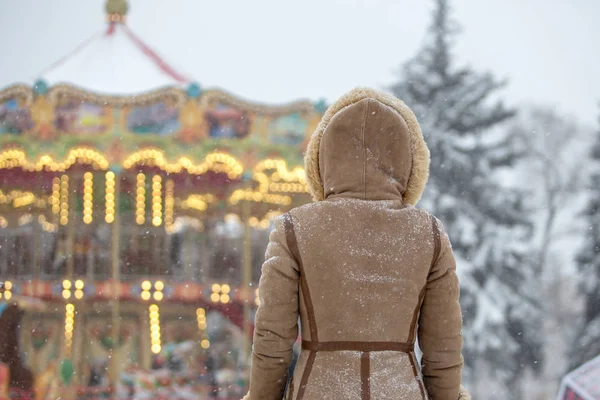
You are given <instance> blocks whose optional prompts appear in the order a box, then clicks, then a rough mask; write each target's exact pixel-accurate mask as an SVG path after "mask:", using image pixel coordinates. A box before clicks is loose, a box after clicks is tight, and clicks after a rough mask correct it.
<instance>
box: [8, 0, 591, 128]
mask: <svg viewBox="0 0 600 400" xmlns="http://www.w3.org/2000/svg"><path fill="white" fill-rule="evenodd" d="M103 4H104V0H0V88H2V87H5V86H8V85H10V84H13V83H16V82H24V83H28V84H31V83H32V82H33V80H34V79H35V77H36V76H37V75H38V74H39V73H40V72H41V71H42V70H44V69H45V68H46V67H48V66H49V65H50V64H52V63H53V62H54V61H56V60H57V59H59V58H60V57H62V56H63V55H65V54H67V53H69V52H70V51H72V50H73V49H74V48H75V47H76V46H77V45H78V44H79V43H81V42H82V41H83V40H85V39H86V38H88V37H89V36H91V35H92V34H94V33H95V32H97V31H99V30H102V29H104V26H105V20H104V12H103ZM432 4H433V3H432V2H431V1H426V0H302V1H283V0H130V6H131V10H130V16H129V20H128V25H129V26H130V27H131V29H132V30H134V31H135V32H136V33H137V34H138V35H139V36H141V37H142V39H144V40H145V41H146V42H147V43H148V44H150V45H151V46H152V47H153V48H154V49H156V50H158V51H159V53H161V54H162V55H163V56H164V57H165V58H166V59H167V60H168V61H170V62H171V64H173V65H174V66H176V67H180V69H181V70H182V71H183V72H185V73H187V74H188V75H189V76H191V77H193V78H194V79H196V80H197V81H198V82H200V84H201V85H202V86H204V87H214V86H218V87H222V88H224V89H226V90H228V91H230V92H233V93H235V94H237V95H239V96H241V97H245V98H248V99H251V100H254V101H260V102H269V103H281V102H287V101H291V100H295V99H297V98H301V97H307V98H310V99H312V100H316V99H319V98H325V99H327V100H333V99H335V98H336V97H337V96H339V95H340V94H342V93H343V92H345V91H347V90H348V89H350V88H352V87H353V86H356V85H366V86H373V87H379V88H381V87H384V86H385V85H387V84H388V83H390V82H391V81H392V79H393V72H394V70H395V69H396V68H397V67H398V66H399V65H400V64H401V63H402V62H403V61H405V60H406V59H408V58H409V57H411V56H412V55H413V54H414V53H415V51H416V50H417V48H418V47H419V45H420V43H421V41H422V38H423V36H424V33H425V29H426V28H427V26H428V24H429V22H430V21H429V20H430V19H429V12H430V11H431V8H432ZM452 5H453V7H454V16H455V17H456V19H457V20H458V21H459V22H460V23H461V24H462V27H463V33H462V35H461V36H460V37H459V40H458V43H457V53H458V58H459V61H460V62H461V63H467V62H468V63H471V64H472V65H473V66H474V67H476V68H477V69H479V70H492V71H493V72H494V73H496V75H497V76H498V77H503V78H508V79H509V86H508V88H507V89H506V90H505V92H504V94H505V96H504V97H505V98H506V99H507V101H508V102H509V103H510V104H513V105H522V104H528V103H541V104H546V105H550V106H556V107H558V109H559V110H561V111H562V112H565V113H567V114H569V115H572V116H575V117H577V118H578V119H579V120H581V121H582V122H585V123H586V124H590V125H591V124H595V123H596V120H597V118H598V115H599V113H600V109H599V108H598V106H597V105H598V102H599V101H600V51H599V49H600V44H599V43H600V24H598V22H597V21H598V16H600V0H568V1H567V0H552V1H547V0H503V1H492V0H454V1H453V2H452ZM123 62H127V60H123Z"/></svg>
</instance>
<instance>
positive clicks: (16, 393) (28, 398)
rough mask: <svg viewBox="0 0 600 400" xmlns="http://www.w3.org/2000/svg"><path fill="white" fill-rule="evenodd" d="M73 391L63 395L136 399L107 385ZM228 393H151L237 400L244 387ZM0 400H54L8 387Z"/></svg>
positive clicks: (164, 398)
mask: <svg viewBox="0 0 600 400" xmlns="http://www.w3.org/2000/svg"><path fill="white" fill-rule="evenodd" d="M69 391H70V392H71V393H74V394H75V395H74V397H68V396H65V397H63V396H62V395H61V397H60V398H70V399H71V400H133V399H136V398H137V397H135V394H134V393H131V394H129V395H116V394H114V393H113V391H112V390H111V388H108V387H77V388H74V390H73V389H71V390H69ZM232 392H233V393H230V394H229V395H226V396H222V395H221V393H220V391H219V388H217V387H215V388H213V389H212V390H211V389H210V388H207V390H205V391H204V393H202V394H199V395H198V394H194V397H189V396H187V395H177V394H175V395H174V394H173V393H169V394H152V397H151V398H152V400H192V399H193V400H210V399H219V400H234V399H235V400H239V399H240V398H241V397H242V396H243V395H244V393H245V388H242V387H236V388H235V389H234V390H233V391H232ZM0 400H55V399H50V398H44V399H42V398H37V397H36V396H35V393H34V392H33V391H27V390H22V389H19V388H9V390H8V396H7V397H3V396H1V395H0Z"/></svg>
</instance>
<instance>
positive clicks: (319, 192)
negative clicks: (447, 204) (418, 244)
mask: <svg viewBox="0 0 600 400" xmlns="http://www.w3.org/2000/svg"><path fill="white" fill-rule="evenodd" d="M304 163H305V168H306V174H307V180H308V186H309V189H310V192H311V194H312V196H313V198H314V200H317V201H319V200H323V199H325V198H330V197H337V196H339V197H355V198H362V199H368V200H394V199H398V198H399V197H401V198H402V200H403V202H404V203H405V204H410V205H414V204H416V203H417V201H418V200H419V198H420V197H421V195H422V193H423V190H424V189H425V184H426V183H427V179H428V177H429V149H428V148H427V145H426V143H425V140H424V139H423V135H422V133H421V129H420V127H419V123H418V122H417V118H416V117H415V115H414V114H413V112H412V111H411V110H410V108H408V106H407V105H406V104H404V102H402V101H401V100H399V99H397V98H395V97H393V96H390V95H388V94H385V93H382V92H378V91H375V90H372V89H366V88H358V89H354V90H352V91H350V92H348V93H347V94H345V95H344V96H342V97H341V98H340V99H339V100H338V101H336V102H335V103H334V104H333V105H332V106H331V107H329V109H328V110H327V112H326V113H325V115H324V116H323V119H322V120H321V122H320V123H319V125H318V127H317V130H316V131H315V132H314V133H313V135H312V136H311V139H310V142H309V144H308V149H307V152H306V156H305V160H304Z"/></svg>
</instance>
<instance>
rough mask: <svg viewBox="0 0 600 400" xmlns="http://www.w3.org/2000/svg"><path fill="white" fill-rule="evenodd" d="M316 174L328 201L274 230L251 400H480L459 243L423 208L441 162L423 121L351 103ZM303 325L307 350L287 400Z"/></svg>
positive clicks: (314, 152)
mask: <svg viewBox="0 0 600 400" xmlns="http://www.w3.org/2000/svg"><path fill="white" fill-rule="evenodd" d="M305 165H306V172H307V179H308V183H309V188H310V190H311V192H312V195H313V197H314V199H315V200H316V201H315V202H314V203H311V204H308V205H305V206H302V207H299V208H297V209H294V210H292V211H291V212H290V213H288V214H286V215H284V216H283V217H281V218H279V219H277V220H276V221H275V227H274V230H273V231H272V232H271V236H270V243H269V245H268V248H267V252H266V261H265V263H264V265H263V269H262V276H261V280H260V285H259V293H260V306H259V308H258V311H257V315H256V321H255V333H254V345H253V352H252V370H251V380H250V391H249V393H248V395H247V396H246V398H248V399H250V400H281V399H282V398H284V396H285V398H286V399H293V400H325V399H332V400H342V399H347V400H368V399H396V400H423V399H432V400H457V399H463V400H467V399H469V398H470V397H469V394H468V393H467V392H466V390H464V389H463V388H461V385H460V383H461V372H462V367H463V358H462V355H461V351H462V335H461V329H462V317H461V310H460V305H459V302H458V300H459V284H458V278H457V275H456V263H455V259H454V256H453V253H452V249H451V245H450V242H449V239H448V236H447V235H446V234H445V232H444V229H443V226H442V224H441V223H440V222H439V221H438V220H437V219H436V218H435V217H433V216H432V215H430V214H428V213H427V212H426V211H424V210H420V209H417V208H414V204H415V203H416V202H417V201H418V199H419V198H420V196H421V194H422V192H423V190H424V188H425V184H426V182H427V178H428V174H429V150H428V149H427V145H426V144H425V141H424V140H423V136H422V134H421V131H420V128H419V124H418V123H417V120H416V118H415V116H414V114H413V113H412V111H411V110H410V109H409V108H408V107H407V106H406V105H405V104H404V103H403V102H402V101H400V100H398V99H396V98H394V97H392V96H388V95H386V94H383V93H380V92H376V91H373V90H369V89H355V90H353V91H351V92H350V93H348V94H346V95H345V96H343V97H342V98H341V99H340V100H338V101H337V102H336V103H335V104H333V105H332V106H331V107H330V108H329V110H328V111H327V113H326V114H325V116H324V117H323V120H322V121H321V124H320V125H319V127H318V128H317V130H316V132H315V133H314V134H313V135H312V137H311V141H310V143H309V146H308V151H307V154H306V158H305ZM298 320H300V327H301V332H300V333H301V336H302V341H303V343H302V348H303V349H302V352H301V354H300V357H299V359H298V362H297V364H296V368H295V371H294V375H293V379H292V382H291V385H290V386H289V387H288V389H287V391H286V392H285V393H284V391H285V382H286V372H287V368H288V365H289V362H290V360H291V358H292V346H293V343H294V342H295V340H296V339H297V336H298V333H299V325H298ZM417 338H418V343H419V346H420V348H421V350H422V353H423V357H422V360H421V362H420V363H419V362H418V361H417V359H416V357H415V354H414V346H415V342H416V340H417Z"/></svg>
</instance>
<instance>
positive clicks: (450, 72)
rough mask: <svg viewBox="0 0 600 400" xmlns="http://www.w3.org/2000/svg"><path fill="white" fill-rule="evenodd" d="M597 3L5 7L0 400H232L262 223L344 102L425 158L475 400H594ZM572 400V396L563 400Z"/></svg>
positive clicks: (240, 372)
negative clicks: (452, 263) (364, 99)
mask: <svg viewBox="0 0 600 400" xmlns="http://www.w3.org/2000/svg"><path fill="white" fill-rule="evenodd" d="M597 15H600V3H599V2H597V1H594V0H574V1H571V2H568V3H567V2H554V3H551V4H550V3H548V2H544V1H541V0H526V1H516V0H509V1H504V2H490V1H485V2H482V1H475V0H461V1H458V0H455V1H452V0H429V1H417V0H394V1H391V0H385V1H384V0H327V1H323V0H321V1H316V0H305V1H303V2H276V1H273V0H255V1H252V2H242V1H233V0H231V1H221V2H209V1H192V0H173V1H168V2H167V1H158V0H145V1H141V0H127V1H126V0H87V1H85V2H82V1H77V0H54V1H52V2H48V1H40V0H37V1H36V0H21V1H19V2H14V1H10V0H0V38H1V39H0V54H1V57H0V60H1V61H0V281H3V282H4V286H3V288H2V293H1V296H2V297H1V299H0V362H1V363H0V398H3V397H6V396H9V395H10V396H11V397H12V398H22V399H25V398H36V399H56V398H58V397H60V398H67V399H79V398H85V399H93V398H111V399H134V398H135V399H145V398H150V397H154V398H166V399H167V398H168V399H199V398H202V399H203V398H206V399H209V398H231V399H233V398H239V397H241V396H242V395H243V394H244V393H245V392H246V390H247V383H248V372H249V354H250V346H251V335H252V331H253V319H254V313H255V311H256V307H257V306H258V304H259V296H258V292H257V284H258V279H259V277H260V268H261V264H262V262H263V260H264V251H265V248H266V245H267V243H268V235H269V230H270V227H271V225H272V221H273V219H274V218H276V217H277V216H279V215H281V214H282V213H284V212H286V211H288V210H289V209H291V208H293V207H295V206H298V205H301V204H304V203H307V202H309V201H310V200H311V199H310V196H309V195H308V193H307V187H306V180H305V174H304V169H303V161H302V157H303V153H304V150H305V148H306V144H307V142H308V138H309V136H310V134H311V133H312V131H313V130H314V129H315V127H316V125H317V123H318V122H319V120H320V118H321V116H322V115H323V113H324V112H325V110H326V109H327V105H328V104H329V103H331V102H332V101H333V100H335V99H336V98H337V97H339V96H340V95H341V94H343V93H344V92H346V91H348V90H349V89H351V88H353V87H355V86H371V87H374V88H378V89H382V90H385V91H388V92H390V93H393V94H394V95H396V96H398V97H399V98H401V99H403V100H404V101H405V102H406V103H407V104H408V105H409V106H410V107H411V108H412V109H413V110H414V111H415V114H416V115H417V117H418V118H419V121H420V123H421V127H422V130H423V132H424V135H425V138H426V140H427V142H428V145H429V147H430V149H431V152H432V165H431V178H430V183H429V186H428V189H427V191H426V194H425V196H424V198H423V200H422V201H421V203H420V204H419V207H424V208H426V209H427V210H429V211H431V212H432V213H434V214H436V215H437V216H438V217H439V218H440V219H441V220H442V221H443V223H444V224H445V227H446V230H447V231H448V233H449V235H450V239H451V241H452V242H453V246H454V251H455V253H456V255H457V260H458V269H459V277H460V279H461V286H462V292H461V303H462V306H463V314H464V339H465V350H464V355H465V362H466V368H465V372H464V380H465V385H466V386H467V387H468V388H469V389H470V390H471V392H472V394H473V397H474V398H477V399H491V400H496V399H497V400H505V399H534V400H538V399H554V398H557V396H558V398H560V399H563V398H564V399H578V398H581V399H594V398H600V389H599V387H598V385H597V382H598V381H600V358H598V355H600V255H599V252H600V169H599V168H598V167H599V162H600V119H599V117H600V109H599V103H598V100H599V97H600V74H598V71H599V70H600V57H599V56H598V54H597V51H594V50H593V49H594V48H597V42H598V39H599V38H600V27H599V26H598V24H597V23H595V22H596V21H595V20H596V18H595V16H597ZM577 396H578V397H577Z"/></svg>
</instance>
